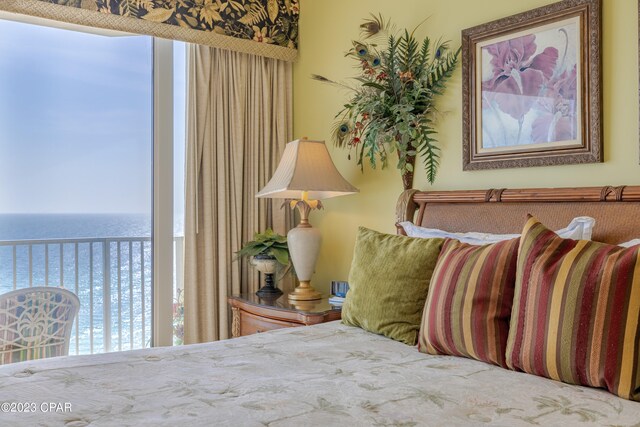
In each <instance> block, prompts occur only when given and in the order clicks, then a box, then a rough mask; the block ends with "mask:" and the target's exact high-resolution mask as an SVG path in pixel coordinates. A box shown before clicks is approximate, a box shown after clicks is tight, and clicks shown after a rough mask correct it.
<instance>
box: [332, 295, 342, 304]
mask: <svg viewBox="0 0 640 427" xmlns="http://www.w3.org/2000/svg"><path fill="white" fill-rule="evenodd" d="M343 302H344V297H339V296H337V295H331V297H329V304H331V305H342V303H343Z"/></svg>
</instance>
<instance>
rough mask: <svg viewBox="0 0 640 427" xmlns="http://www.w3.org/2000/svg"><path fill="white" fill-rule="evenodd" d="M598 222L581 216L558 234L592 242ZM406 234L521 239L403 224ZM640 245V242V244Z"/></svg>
mask: <svg viewBox="0 0 640 427" xmlns="http://www.w3.org/2000/svg"><path fill="white" fill-rule="evenodd" d="M595 223H596V220H595V219H593V218H591V217H588V216H579V217H577V218H574V219H572V220H571V222H570V223H569V225H568V226H566V227H565V228H563V229H561V230H557V231H556V234H557V235H558V236H560V237H562V238H564V239H573V240H591V233H592V232H593V226H594V224H595ZM400 225H401V226H402V228H404V231H405V233H407V236H409V237H421V238H433V237H441V238H443V239H444V238H450V239H456V240H460V241H461V242H462V243H468V244H470V245H488V244H491V243H496V242H502V241H504V240H511V239H515V238H517V237H520V235H519V234H490V233H477V232H474V231H471V232H468V233H452V232H449V231H444V230H438V229H437V228H425V227H420V226H417V225H415V224H414V223H412V222H409V221H405V222H401V223H400ZM639 243H640V242H639Z"/></svg>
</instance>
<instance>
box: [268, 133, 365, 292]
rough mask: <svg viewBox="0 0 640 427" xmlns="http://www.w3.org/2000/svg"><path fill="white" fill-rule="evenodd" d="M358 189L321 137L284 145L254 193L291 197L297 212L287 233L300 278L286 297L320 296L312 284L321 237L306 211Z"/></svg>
mask: <svg viewBox="0 0 640 427" xmlns="http://www.w3.org/2000/svg"><path fill="white" fill-rule="evenodd" d="M358 191H359V190H358V189H357V188H355V187H354V186H353V185H351V184H349V183H348V182H347V180H346V179H344V178H343V177H342V175H340V172H338V169H336V167H335V165H334V164H333V161H332V160H331V156H330V155H329V151H328V150H327V147H326V145H325V144H324V141H309V140H307V139H298V140H295V141H292V142H289V143H288V144H287V145H286V147H285V149H284V153H283V154H282V159H280V164H279V165H278V168H277V169H276V171H275V173H274V174H273V177H272V178H271V180H270V181H269V182H268V183H267V185H266V186H265V187H264V188H263V189H262V190H260V192H258V194H256V197H265V198H272V199H291V202H290V206H291V208H292V209H293V208H298V211H299V212H300V224H298V226H297V227H296V228H293V229H292V230H290V231H289V233H287V243H288V245H289V253H290V255H291V262H293V268H295V270H296V275H297V276H298V280H299V281H300V285H299V286H298V287H296V288H295V290H294V291H293V292H292V293H290V294H289V299H291V300H294V301H309V300H316V299H320V298H321V297H322V295H321V294H320V292H318V291H316V290H315V289H314V288H313V287H312V286H311V276H313V273H314V270H315V268H316V261H317V260H318V254H319V253H320V243H321V240H322V237H321V235H320V231H319V230H317V229H315V228H313V227H311V224H309V213H310V212H311V210H312V209H322V203H321V202H320V200H321V199H328V198H329V197H336V196H344V195H347V194H353V193H357V192H358Z"/></svg>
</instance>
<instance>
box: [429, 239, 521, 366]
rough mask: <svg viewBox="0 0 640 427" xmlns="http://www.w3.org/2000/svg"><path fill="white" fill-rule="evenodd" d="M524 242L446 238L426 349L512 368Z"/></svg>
mask: <svg viewBox="0 0 640 427" xmlns="http://www.w3.org/2000/svg"><path fill="white" fill-rule="evenodd" d="M518 242H519V239H512V240H506V241H503V242H499V243H495V244H493V245H486V246H474V245H468V244H466V243H461V242H459V241H458V240H454V239H447V240H445V243H444V245H443V246H442V251H441V252H440V257H439V258H438V262H437V263H436V267H435V270H434V271H433V276H432V278H431V286H430V288H429V295H428V297H427V301H426V303H425V307H424V312H423V315H422V325H421V328H420V335H419V347H418V348H419V350H420V351H421V352H423V353H429V354H449V355H453V356H464V357H470V358H473V359H477V360H482V361H484V362H488V363H493V364H495V365H499V366H503V367H506V364H505V360H504V354H505V348H506V345H507V336H508V332H509V316H510V313H511V304H512V302H513V289H514V286H515V275H516V257H517V254H518Z"/></svg>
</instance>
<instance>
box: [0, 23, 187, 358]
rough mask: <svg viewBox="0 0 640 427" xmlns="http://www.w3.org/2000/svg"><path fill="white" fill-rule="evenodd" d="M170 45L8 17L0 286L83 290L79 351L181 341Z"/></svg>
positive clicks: (0, 149)
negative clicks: (177, 336) (176, 330)
mask: <svg viewBox="0 0 640 427" xmlns="http://www.w3.org/2000/svg"><path fill="white" fill-rule="evenodd" d="M164 43H165V45H164V46H161V45H159V44H158V43H157V42H155V41H154V40H153V39H152V38H150V37H143V36H129V35H122V34H109V33H105V34H102V33H100V34H95V33H86V32H79V31H69V30H66V29H59V28H50V27H46V26H39V25H33V24H30V23H20V22H12V21H6V20H0V293H4V292H7V291H10V290H12V289H19V288H23V287H30V286H64V287H65V288H67V289H69V290H71V291H73V292H75V293H76V294H77V295H78V296H79V298H80V301H81V308H80V313H79V316H78V318H77V321H76V325H75V328H74V332H73V334H72V340H71V345H70V354H88V353H100V352H108V351H118V350H128V349H135V348H143V347H148V346H150V345H152V344H158V343H160V344H167V343H170V342H171V337H172V335H173V330H172V323H173V317H174V316H173V313H172V299H173V289H175V288H177V287H179V283H181V281H180V280H179V277H178V276H176V277H174V274H173V271H174V270H179V269H176V268H175V266H174V263H175V262H176V260H177V261H178V267H179V265H180V262H179V261H180V259H181V256H182V254H181V253H180V251H181V242H180V241H179V239H178V241H176V243H174V239H173V236H174V233H173V215H172V212H171V211H172V209H171V207H172V206H173V188H174V185H164V186H160V185H158V183H162V182H164V181H170V182H171V183H173V180H174V177H173V174H172V173H171V171H172V170H173V168H160V167H159V163H162V162H166V163H168V164H173V162H174V151H173V146H174V143H173V129H170V131H171V134H170V136H169V137H168V138H167V137H163V135H164V133H163V132H162V131H163V130H164V129H163V123H167V121H169V122H170V123H173V114H174V108H175V107H174V105H173V100H174V98H175V99H179V98H180V97H176V96H174V94H173V79H174V73H173V65H172V64H173V49H172V44H171V42H164ZM166 43H169V45H166ZM159 80H162V81H161V82H160V81H159ZM180 102H182V103H184V100H183V99H182V100H181V101H180ZM179 120H180V119H179ZM181 120H184V117H182V118H181ZM172 127H173V126H169V128H172ZM177 131H178V132H179V131H180V130H179V129H177ZM176 157H177V156H176ZM177 161H179V159H177ZM178 169H179V168H178V167H176V170H178ZM163 171H164V172H163ZM164 173H166V174H168V176H166V177H165V176H162V174H164ZM154 190H155V191H154ZM164 200H169V201H170V203H169V214H168V215H167V214H164V213H162V212H159V211H158V209H159V207H161V206H162V203H163V201H164ZM159 203H160V204H159ZM176 216H177V215H176ZM176 236H178V237H179V234H176ZM163 237H164V238H163ZM158 256H161V257H162V259H163V260H164V262H162V263H161V262H158ZM167 260H168V264H169V265H167ZM159 271H161V272H163V273H167V272H169V274H168V276H166V275H164V274H160V273H159ZM167 277H168V278H167ZM172 278H173V280H171V279H172ZM163 289H167V290H168V292H166V291H163ZM162 325H164V327H163V326H162Z"/></svg>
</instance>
